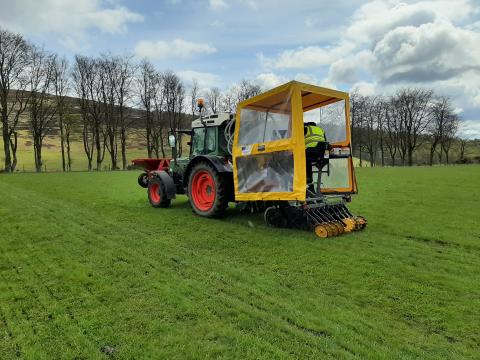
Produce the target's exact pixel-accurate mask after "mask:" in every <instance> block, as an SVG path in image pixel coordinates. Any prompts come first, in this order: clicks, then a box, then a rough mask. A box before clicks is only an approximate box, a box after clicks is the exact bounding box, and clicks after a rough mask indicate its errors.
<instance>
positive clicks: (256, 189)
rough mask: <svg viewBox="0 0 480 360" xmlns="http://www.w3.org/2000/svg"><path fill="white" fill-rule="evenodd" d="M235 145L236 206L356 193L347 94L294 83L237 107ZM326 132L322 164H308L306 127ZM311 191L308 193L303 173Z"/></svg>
mask: <svg viewBox="0 0 480 360" xmlns="http://www.w3.org/2000/svg"><path fill="white" fill-rule="evenodd" d="M236 121H237V124H236V126H235V137H234V143H233V151H232V154H233V163H234V169H233V170H234V182H235V199H236V200H237V201H258V200H263V201H266V200H298V201H305V199H306V198H307V197H315V196H323V195H333V194H335V195H340V196H343V197H345V198H349V196H350V195H351V194H352V193H355V192H356V181H355V174H354V169H353V162H352V152H351V134H350V119H349V98H348V94H347V93H344V92H340V91H336V90H331V89H326V88H322V87H318V86H313V85H308V84H304V83H300V82H296V81H292V82H289V83H287V84H285V85H282V86H280V87H277V88H275V89H272V90H270V91H268V92H265V93H263V94H260V95H258V96H255V97H253V98H250V99H248V100H246V101H244V102H242V103H240V104H239V105H238V107H237V116H236ZM305 123H314V124H316V125H317V126H320V127H321V128H323V129H324V131H325V135H326V141H327V142H328V144H327V145H326V147H325V153H324V154H323V153H322V154H319V159H320V158H323V161H313V162H310V163H309V162H307V159H306V155H305V151H306V149H305V140H304V124H305ZM308 166H312V167H313V174H314V176H313V177H314V179H313V180H314V182H315V191H313V192H312V191H310V192H309V191H307V176H306V174H307V167H308Z"/></svg>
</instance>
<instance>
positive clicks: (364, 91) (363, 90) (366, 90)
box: [352, 81, 376, 96]
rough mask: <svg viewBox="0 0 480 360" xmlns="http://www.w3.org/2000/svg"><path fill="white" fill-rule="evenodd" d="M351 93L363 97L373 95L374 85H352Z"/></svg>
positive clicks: (366, 83)
mask: <svg viewBox="0 0 480 360" xmlns="http://www.w3.org/2000/svg"><path fill="white" fill-rule="evenodd" d="M352 92H353V93H355V92H357V93H359V94H361V95H364V96H369V95H374V94H375V93H376V84H374V83H369V82H366V81H360V82H358V83H355V84H353V86H352Z"/></svg>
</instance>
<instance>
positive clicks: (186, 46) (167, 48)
mask: <svg viewBox="0 0 480 360" xmlns="http://www.w3.org/2000/svg"><path fill="white" fill-rule="evenodd" d="M134 51H135V54H136V55H137V56H138V57H141V58H149V59H151V60H164V59H167V58H174V59H180V60H186V59H190V58H192V57H194V56H195V55H202V54H213V53H215V52H216V51H217V49H215V48H214V47H213V46H211V45H209V44H201V43H195V42H190V41H186V40H183V39H175V40H173V41H165V40H158V41H148V40H143V41H140V42H138V43H137V45H136V46H135V50H134Z"/></svg>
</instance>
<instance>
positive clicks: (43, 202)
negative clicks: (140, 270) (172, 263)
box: [17, 199, 168, 306]
mask: <svg viewBox="0 0 480 360" xmlns="http://www.w3.org/2000/svg"><path fill="white" fill-rule="evenodd" d="M17 200H19V199H17ZM42 204H43V205H46V202H45V201H42ZM57 205H58V204H57ZM34 207H35V206H34ZM57 207H58V206H57ZM44 208H45V206H44V207H42V208H40V207H37V210H39V211H41V210H44ZM40 214H43V212H40ZM72 216H73V214H72ZM82 218H83V219H84V220H87V219H86V218H85V217H82ZM46 220H47V219H46ZM90 223H91V224H92V225H97V224H96V223H95V222H94V221H90ZM167 256H168V255H167ZM167 256H166V257H167ZM139 260H140V258H139ZM158 270H159V269H158ZM37 277H40V276H39V275H38V273H37ZM50 293H51V294H52V292H51V291H50ZM53 297H54V298H55V299H56V300H57V301H58V298H57V297H55V296H53ZM99 304H100V306H102V304H101V303H99Z"/></svg>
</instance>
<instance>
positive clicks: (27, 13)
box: [0, 0, 143, 36]
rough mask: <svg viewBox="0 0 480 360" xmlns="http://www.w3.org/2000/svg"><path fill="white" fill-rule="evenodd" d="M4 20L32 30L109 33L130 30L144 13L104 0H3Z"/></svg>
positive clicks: (15, 27)
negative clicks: (128, 26)
mask: <svg viewBox="0 0 480 360" xmlns="http://www.w3.org/2000/svg"><path fill="white" fill-rule="evenodd" d="M0 8H1V9H2V11H1V12H0V23H1V24H2V25H4V26H6V27H8V28H11V29H13V30H16V31H20V32H22V33H28V34H38V33H49V32H50V33H58V34H68V35H71V36H72V35H77V34H79V33H80V34H82V33H83V32H84V31H86V30H88V29H97V30H100V31H102V32H105V33H122V32H125V31H127V24H129V23H135V22H140V21H143V16H142V15H140V14H138V13H135V12H133V11H131V10H129V9H128V8H126V7H124V6H118V5H115V4H114V3H106V2H103V1H100V0H82V1H78V0H62V1H56V0H45V1H31V0H15V1H4V0H2V1H0Z"/></svg>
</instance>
